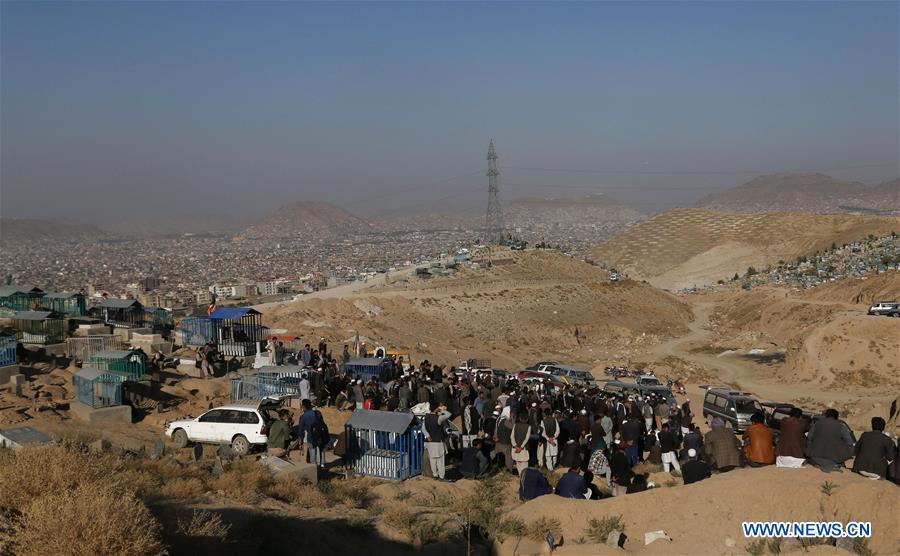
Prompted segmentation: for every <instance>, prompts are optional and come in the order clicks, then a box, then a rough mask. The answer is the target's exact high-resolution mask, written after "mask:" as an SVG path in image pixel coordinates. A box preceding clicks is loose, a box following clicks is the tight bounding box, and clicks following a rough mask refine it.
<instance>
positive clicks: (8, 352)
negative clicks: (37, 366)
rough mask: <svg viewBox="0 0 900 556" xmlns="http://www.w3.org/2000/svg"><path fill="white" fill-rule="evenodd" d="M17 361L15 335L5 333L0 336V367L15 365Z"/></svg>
mask: <svg viewBox="0 0 900 556" xmlns="http://www.w3.org/2000/svg"><path fill="white" fill-rule="evenodd" d="M17 361H18V359H17V358H16V337H15V336H8V335H6V334H4V335H2V336H0V367H6V366H7V365H15V364H16V362H17Z"/></svg>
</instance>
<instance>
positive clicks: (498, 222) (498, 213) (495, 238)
mask: <svg viewBox="0 0 900 556" xmlns="http://www.w3.org/2000/svg"><path fill="white" fill-rule="evenodd" d="M487 161H488V171H487V176H488V206H487V217H486V218H485V228H484V234H485V238H484V240H485V243H500V242H501V241H503V239H504V238H503V209H502V208H501V207H500V170H499V169H498V168H497V150H496V149H494V140H493V139H491V144H490V146H488V154H487Z"/></svg>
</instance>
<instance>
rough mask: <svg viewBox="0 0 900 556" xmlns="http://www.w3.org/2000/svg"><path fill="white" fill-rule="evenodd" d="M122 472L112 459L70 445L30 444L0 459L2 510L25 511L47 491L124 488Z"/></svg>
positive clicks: (117, 463) (0, 500) (0, 501)
mask: <svg viewBox="0 0 900 556" xmlns="http://www.w3.org/2000/svg"><path fill="white" fill-rule="evenodd" d="M119 470H120V464H119V462H118V461H117V460H116V459H115V458H113V457H112V456H109V455H94V454H87V453H83V452H81V451H79V450H77V449H76V448H74V447H68V446H67V447H63V446H52V445H47V444H44V445H31V446H25V447H23V448H22V449H20V450H17V451H15V452H11V451H10V452H5V453H4V454H3V455H2V457H0V485H3V488H0V507H2V508H6V509H12V510H19V511H22V510H24V509H25V507H26V506H28V504H29V503H30V502H31V501H32V499H34V498H35V497H37V496H39V495H41V494H43V493H45V492H53V493H56V492H67V491H71V490H72V489H74V488H75V487H76V486H78V485H86V484H91V483H96V482H103V483H105V484H106V485H108V486H119V487H123V486H124V483H122V480H121V478H120V477H119V476H118V471H119Z"/></svg>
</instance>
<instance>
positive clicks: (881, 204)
mask: <svg viewBox="0 0 900 556" xmlns="http://www.w3.org/2000/svg"><path fill="white" fill-rule="evenodd" d="M897 183H898V182H897V180H894V181H892V182H885V183H883V184H881V185H879V186H877V187H867V186H866V185H865V184H862V183H859V182H847V181H841V180H837V179H835V178H832V177H831V176H826V175H825V174H818V173H815V172H785V173H780V174H768V175H763V176H758V177H756V178H754V179H752V180H751V181H749V182H747V183H745V184H743V185H739V186H737V187H733V188H731V189H727V190H725V191H720V192H718V193H714V194H712V195H709V196H707V197H704V198H703V199H701V200H700V202H699V203H698V206H700V207H702V208H705V209H709V210H719V211H732V212H769V211H799V212H815V213H822V214H826V213H839V212H854V211H878V212H882V211H883V212H891V211H897V210H900V198H898V197H897Z"/></svg>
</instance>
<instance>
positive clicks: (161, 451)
mask: <svg viewBox="0 0 900 556" xmlns="http://www.w3.org/2000/svg"><path fill="white" fill-rule="evenodd" d="M165 453H166V444H165V442H163V441H162V440H157V441H156V442H154V443H153V448H151V449H150V459H152V460H158V459H159V458H161V457H163V456H164V455H165Z"/></svg>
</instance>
